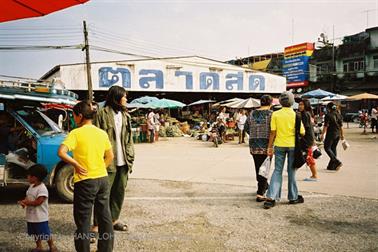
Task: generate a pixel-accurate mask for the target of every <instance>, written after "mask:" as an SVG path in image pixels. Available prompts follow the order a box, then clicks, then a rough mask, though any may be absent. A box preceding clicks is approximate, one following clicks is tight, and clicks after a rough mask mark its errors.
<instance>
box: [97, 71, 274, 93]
mask: <svg viewBox="0 0 378 252" xmlns="http://www.w3.org/2000/svg"><path fill="white" fill-rule="evenodd" d="M170 74H171V76H168V75H169V73H168V70H164V71H163V70H159V69H148V68H145V69H140V70H139V71H137V74H134V76H133V74H132V72H131V71H130V70H129V69H127V68H121V67H118V68H112V67H101V68H99V70H98V80H99V87H100V88H109V87H111V86H113V85H120V86H123V87H124V88H125V89H129V90H130V89H132V90H141V91H143V90H144V91H155V90H161V91H219V92H229V91H234V92H243V91H244V92H245V91H258V92H268V91H269V90H267V89H266V80H265V76H263V75H260V74H245V73H244V72H242V71H239V72H226V73H223V74H220V73H218V72H199V73H197V72H194V71H182V70H181V69H180V70H174V73H173V74H172V72H170ZM167 79H169V80H170V82H168V81H167ZM173 81H175V82H176V83H181V82H182V83H184V85H183V87H182V88H180V89H178V90H176V89H177V87H176V89H174V90H170V89H172V82H173ZM168 86H169V87H168Z"/></svg>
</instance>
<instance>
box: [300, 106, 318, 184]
mask: <svg viewBox="0 0 378 252" xmlns="http://www.w3.org/2000/svg"><path fill="white" fill-rule="evenodd" d="M298 110H299V112H300V113H301V118H302V123H303V126H304V128H305V135H304V137H303V138H302V142H301V146H302V148H303V151H306V152H307V159H306V163H307V165H308V167H310V170H311V174H312V175H311V177H309V178H306V179H305V181H317V179H318V174H317V171H316V163H315V159H314V157H313V156H312V147H313V146H314V144H315V134H314V121H313V119H312V118H313V112H312V108H311V104H310V101H309V100H301V101H300V102H299V106H298Z"/></svg>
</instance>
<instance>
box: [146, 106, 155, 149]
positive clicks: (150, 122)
mask: <svg viewBox="0 0 378 252" xmlns="http://www.w3.org/2000/svg"><path fill="white" fill-rule="evenodd" d="M154 118H155V113H154V111H152V110H151V111H149V113H148V115H147V127H148V132H149V139H150V140H149V141H150V143H153V142H154V139H155V119H154Z"/></svg>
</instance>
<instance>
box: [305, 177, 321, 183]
mask: <svg viewBox="0 0 378 252" xmlns="http://www.w3.org/2000/svg"><path fill="white" fill-rule="evenodd" d="M303 181H307V182H316V181H318V179H316V178H305V179H304V180H303Z"/></svg>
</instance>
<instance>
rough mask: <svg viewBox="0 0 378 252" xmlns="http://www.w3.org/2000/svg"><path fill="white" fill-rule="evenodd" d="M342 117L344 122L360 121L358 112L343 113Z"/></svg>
mask: <svg viewBox="0 0 378 252" xmlns="http://www.w3.org/2000/svg"><path fill="white" fill-rule="evenodd" d="M343 119H344V121H345V122H355V123H359V122H360V118H359V113H345V115H344V116H343Z"/></svg>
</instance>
